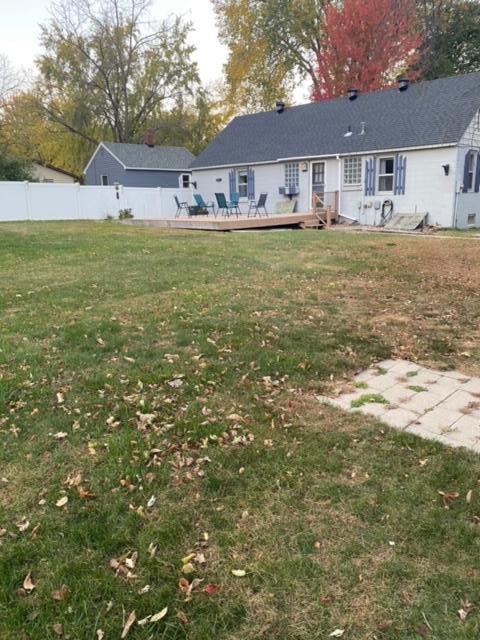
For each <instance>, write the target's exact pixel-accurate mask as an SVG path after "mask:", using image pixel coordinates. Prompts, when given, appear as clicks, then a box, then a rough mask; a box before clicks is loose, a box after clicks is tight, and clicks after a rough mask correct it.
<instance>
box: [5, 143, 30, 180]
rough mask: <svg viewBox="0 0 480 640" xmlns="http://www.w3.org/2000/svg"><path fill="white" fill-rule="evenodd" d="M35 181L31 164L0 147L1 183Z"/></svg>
mask: <svg viewBox="0 0 480 640" xmlns="http://www.w3.org/2000/svg"><path fill="white" fill-rule="evenodd" d="M3 180H7V181H11V182H15V181H25V180H28V181H29V182H33V181H34V177H33V172H32V166H31V163H29V162H28V161H26V160H24V159H23V158H18V157H16V156H14V155H12V154H11V152H10V151H9V150H8V149H6V148H4V147H0V181H3Z"/></svg>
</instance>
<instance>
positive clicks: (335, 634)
mask: <svg viewBox="0 0 480 640" xmlns="http://www.w3.org/2000/svg"><path fill="white" fill-rule="evenodd" d="M344 633H345V629H335V631H332V633H329V634H328V637H329V638H341V637H342V636H343V634H344Z"/></svg>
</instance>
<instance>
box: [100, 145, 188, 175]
mask: <svg viewBox="0 0 480 640" xmlns="http://www.w3.org/2000/svg"><path fill="white" fill-rule="evenodd" d="M103 145H104V146H105V147H106V148H107V149H108V150H109V151H111V152H112V153H113V155H115V156H116V157H117V158H118V159H119V160H120V162H122V163H123V164H124V165H125V166H126V167H127V169H170V170H177V171H186V170H187V169H188V167H189V165H190V163H191V162H192V160H194V159H195V156H194V155H193V153H190V151H188V149H185V148H184V147H147V145H145V144H128V143H126V142H104V143H103Z"/></svg>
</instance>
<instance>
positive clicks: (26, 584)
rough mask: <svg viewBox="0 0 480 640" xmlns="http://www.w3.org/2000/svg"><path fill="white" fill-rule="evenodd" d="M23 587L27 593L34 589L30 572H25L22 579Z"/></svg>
mask: <svg viewBox="0 0 480 640" xmlns="http://www.w3.org/2000/svg"><path fill="white" fill-rule="evenodd" d="M23 588H24V589H25V591H28V593H31V592H32V591H33V590H34V589H35V584H34V582H33V579H32V574H31V573H30V572H28V573H27V575H26V576H25V578H24V579H23Z"/></svg>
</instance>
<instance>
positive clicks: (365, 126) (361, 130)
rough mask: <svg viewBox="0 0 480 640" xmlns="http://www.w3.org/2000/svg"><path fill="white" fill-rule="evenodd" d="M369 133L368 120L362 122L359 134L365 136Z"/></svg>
mask: <svg viewBox="0 0 480 640" xmlns="http://www.w3.org/2000/svg"><path fill="white" fill-rule="evenodd" d="M366 133H367V123H366V122H361V123H360V133H359V134H358V135H359V136H364V135H365V134H366Z"/></svg>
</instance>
